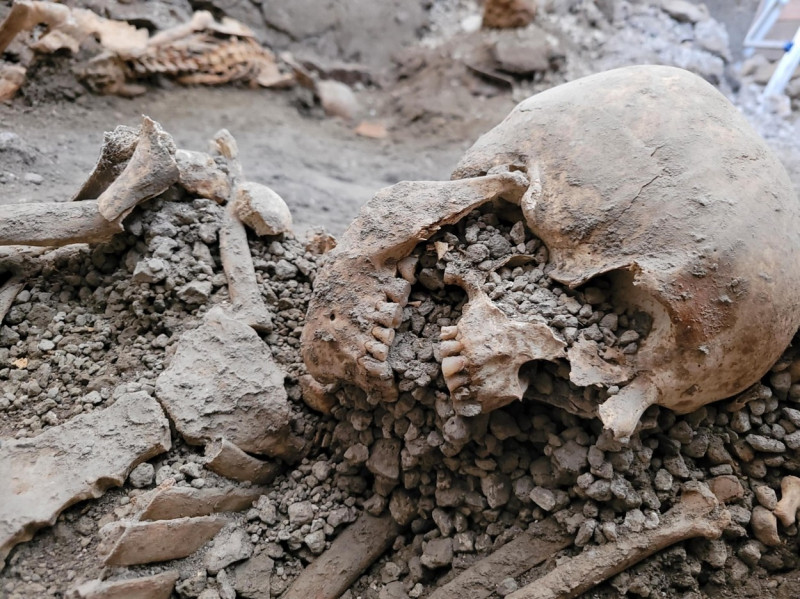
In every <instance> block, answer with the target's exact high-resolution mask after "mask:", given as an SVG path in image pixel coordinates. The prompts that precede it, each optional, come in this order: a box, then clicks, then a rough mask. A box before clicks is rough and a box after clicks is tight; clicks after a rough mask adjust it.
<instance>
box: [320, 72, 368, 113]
mask: <svg viewBox="0 0 800 599" xmlns="http://www.w3.org/2000/svg"><path fill="white" fill-rule="evenodd" d="M315 90H316V93H317V96H319V102H320V104H322V109H323V110H324V111H325V114H327V115H328V116H338V117H339V118H342V119H344V120H346V121H352V120H354V119H355V118H356V116H357V115H358V113H359V111H360V109H361V108H360V106H359V104H358V100H357V99H356V96H355V94H354V93H353V90H351V89H350V87H348V86H347V85H345V84H344V83H341V82H340V81H331V80H326V81H318V82H317V83H316V86H315Z"/></svg>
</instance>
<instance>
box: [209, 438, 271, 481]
mask: <svg viewBox="0 0 800 599" xmlns="http://www.w3.org/2000/svg"><path fill="white" fill-rule="evenodd" d="M206 459H207V461H206V464H205V466H206V468H208V469H209V470H211V471H213V472H216V473H217V474H220V475H221V476H225V477H227V478H230V479H231V480H237V481H240V482H251V483H253V484H257V485H266V484H269V483H271V482H272V481H273V480H274V479H275V477H276V476H277V475H278V473H279V472H280V469H281V468H280V466H279V465H278V464H275V463H274V462H266V461H264V460H259V459H258V458H254V457H253V456H251V455H250V454H248V453H245V452H244V451H242V450H241V449H239V448H238V447H237V446H236V445H234V444H233V443H231V442H230V441H228V440H227V439H220V440H216V441H212V442H211V443H209V444H208V445H206Z"/></svg>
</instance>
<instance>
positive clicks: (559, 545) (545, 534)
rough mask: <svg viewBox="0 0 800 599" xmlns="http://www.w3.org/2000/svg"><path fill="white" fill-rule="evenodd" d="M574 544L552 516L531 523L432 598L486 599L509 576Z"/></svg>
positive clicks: (433, 594) (518, 573)
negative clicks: (524, 530) (527, 527)
mask: <svg viewBox="0 0 800 599" xmlns="http://www.w3.org/2000/svg"><path fill="white" fill-rule="evenodd" d="M571 544H572V537H571V536H569V535H566V534H564V533H563V532H562V531H561V528H560V527H559V525H558V524H557V523H556V522H555V520H554V519H552V518H547V519H545V520H541V521H539V522H536V523H535V524H533V525H531V527H530V528H529V529H528V530H527V531H526V532H524V533H522V534H520V535H519V536H518V537H516V538H515V539H514V540H513V541H510V542H509V543H506V544H505V545H503V546H502V547H501V548H500V549H498V550H497V551H495V552H494V553H492V554H490V555H489V556H488V557H485V558H484V559H482V560H480V561H479V562H477V563H476V564H473V565H472V566H470V567H469V568H467V569H466V570H464V571H463V572H462V573H461V574H459V575H458V576H456V577H455V578H454V579H453V580H451V581H450V582H448V583H447V584H445V585H443V586H441V587H439V588H437V589H436V590H435V591H434V592H433V593H431V594H430V595H428V599H450V598H451V597H458V598H459V599H484V598H485V597H490V596H491V595H492V594H493V593H494V592H495V588H496V587H497V585H498V584H499V583H500V582H501V581H503V580H504V579H505V578H508V577H512V578H516V577H518V576H520V575H521V574H524V573H525V572H527V571H528V570H530V569H531V568H533V567H535V566H538V565H539V564H541V563H542V562H544V561H545V560H547V559H549V558H551V557H552V556H553V555H555V554H556V553H558V552H559V551H561V550H562V549H566V548H567V547H569V546H570V545H571Z"/></svg>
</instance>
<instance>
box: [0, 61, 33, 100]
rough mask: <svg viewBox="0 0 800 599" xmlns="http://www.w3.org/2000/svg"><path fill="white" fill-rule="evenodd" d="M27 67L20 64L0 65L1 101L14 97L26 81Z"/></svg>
mask: <svg viewBox="0 0 800 599" xmlns="http://www.w3.org/2000/svg"><path fill="white" fill-rule="evenodd" d="M27 72H28V71H27V69H26V68H25V67H23V66H21V65H18V64H2V65H0V102H4V101H6V100H10V99H11V98H13V97H14V96H15V95H16V93H17V91H18V90H19V88H20V87H21V86H22V84H23V83H24V82H25V75H26V74H27Z"/></svg>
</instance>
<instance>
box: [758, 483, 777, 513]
mask: <svg viewBox="0 0 800 599" xmlns="http://www.w3.org/2000/svg"><path fill="white" fill-rule="evenodd" d="M754 492H755V495H756V499H757V500H758V503H760V504H761V505H763V506H764V507H765V508H767V509H768V510H770V511H772V510H774V509H775V506H777V505H778V497H777V495H776V494H775V491H774V490H773V489H772V488H771V487H768V486H767V485H758V486H757V487H756V488H755V489H754Z"/></svg>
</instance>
